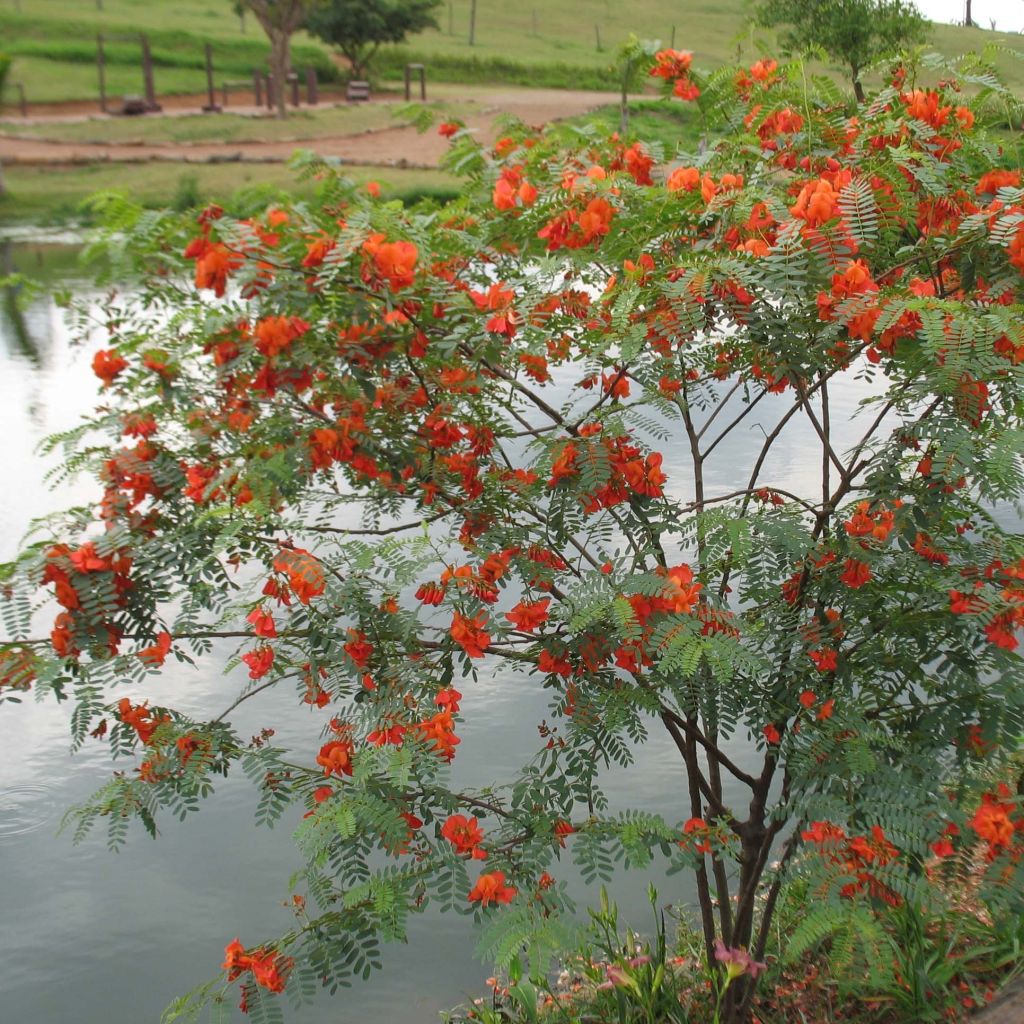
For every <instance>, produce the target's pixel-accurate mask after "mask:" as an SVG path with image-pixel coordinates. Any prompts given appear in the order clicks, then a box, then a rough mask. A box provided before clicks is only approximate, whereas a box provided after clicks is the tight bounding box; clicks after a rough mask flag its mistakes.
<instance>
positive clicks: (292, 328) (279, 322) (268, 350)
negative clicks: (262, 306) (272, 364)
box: [255, 316, 309, 359]
mask: <svg viewBox="0 0 1024 1024" xmlns="http://www.w3.org/2000/svg"><path fill="white" fill-rule="evenodd" d="M308 330H309V324H308V323H306V321H305V320H303V319H301V318H300V317H297V316H267V317H264V318H263V319H262V320H260V322H259V323H258V324H256V332H255V333H256V341H255V345H256V348H257V349H259V351H260V352H261V353H262V354H263V355H265V356H266V357H267V358H268V359H269V358H270V357H272V356H276V355H279V354H280V353H281V352H283V351H284V350H285V349H286V348H288V346H289V345H291V343H292V342H293V341H296V340H297V339H299V338H301V337H302V336H303V335H304V334H305V333H306V332H307V331H308Z"/></svg>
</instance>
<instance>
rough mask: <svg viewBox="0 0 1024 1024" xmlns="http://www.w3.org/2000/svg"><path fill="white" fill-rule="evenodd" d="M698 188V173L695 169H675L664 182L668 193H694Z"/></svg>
mask: <svg viewBox="0 0 1024 1024" xmlns="http://www.w3.org/2000/svg"><path fill="white" fill-rule="evenodd" d="M699 187H700V171H698V170H697V168H696V167H677V168H676V169H675V170H674V171H673V172H672V173H671V174H670V175H669V176H668V180H667V181H666V182H665V188H667V189H668V190H669V192H695V191H696V190H697V189H698V188H699Z"/></svg>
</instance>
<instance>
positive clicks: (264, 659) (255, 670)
mask: <svg viewBox="0 0 1024 1024" xmlns="http://www.w3.org/2000/svg"><path fill="white" fill-rule="evenodd" d="M242 661H244V662H245V664H246V665H248V666H249V678H250V679H262V678H263V676H265V675H266V674H267V673H268V672H269V671H270V667H271V666H272V665H273V664H274V648H273V647H271V646H270V645H269V644H267V645H265V646H263V647H257V648H256V650H254V651H249V652H248V653H247V654H243V655H242Z"/></svg>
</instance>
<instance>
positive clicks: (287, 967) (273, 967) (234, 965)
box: [221, 938, 295, 992]
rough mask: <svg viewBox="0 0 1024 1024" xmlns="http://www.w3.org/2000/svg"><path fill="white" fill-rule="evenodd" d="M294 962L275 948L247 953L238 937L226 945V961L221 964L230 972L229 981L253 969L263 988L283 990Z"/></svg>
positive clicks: (275, 990)
mask: <svg viewBox="0 0 1024 1024" xmlns="http://www.w3.org/2000/svg"><path fill="white" fill-rule="evenodd" d="M294 964H295V961H294V960H293V959H292V958H291V957H288V956H282V955H281V954H280V953H275V952H274V951H273V950H265V949H262V948H261V949H254V950H253V951H252V952H251V953H246V951H245V947H244V946H243V945H242V943H241V942H239V941H238V939H237V938H236V939H232V940H231V941H230V942H229V943H228V944H227V946H225V947H224V963H223V964H222V965H221V966H222V967H223V968H224V970H225V971H227V972H228V981H235V980H236V979H237V978H239V977H241V975H242V974H243V973H245V972H246V971H251V972H252V977H253V980H254V981H255V982H256V984H257V985H259V986H260V987H261V988H265V989H268V990H269V991H271V992H283V991H284V987H285V984H286V983H287V981H288V974H289V973H290V972H291V969H292V967H293V966H294Z"/></svg>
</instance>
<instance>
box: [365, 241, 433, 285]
mask: <svg viewBox="0 0 1024 1024" xmlns="http://www.w3.org/2000/svg"><path fill="white" fill-rule="evenodd" d="M385 237H386V236H385V235H382V234H373V235H370V237H369V238H367V240H366V241H365V242H364V243H363V252H365V253H366V254H367V255H368V256H369V257H371V259H372V261H373V262H372V265H371V267H365V268H364V270H363V277H364V279H365V280H366V281H367V282H368V283H369V282H370V281H372V280H373V279H374V278H377V279H380V280H383V281H386V282H387V286H388V288H389V289H390V290H391V291H393V292H397V291H401V290H402V289H403V288H408V287H409V285H411V284H412V283H413V281H414V280H415V278H416V261H417V259H418V258H419V250H418V249H417V248H416V246H415V245H414V244H413V243H412V242H385V241H384V239H385Z"/></svg>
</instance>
